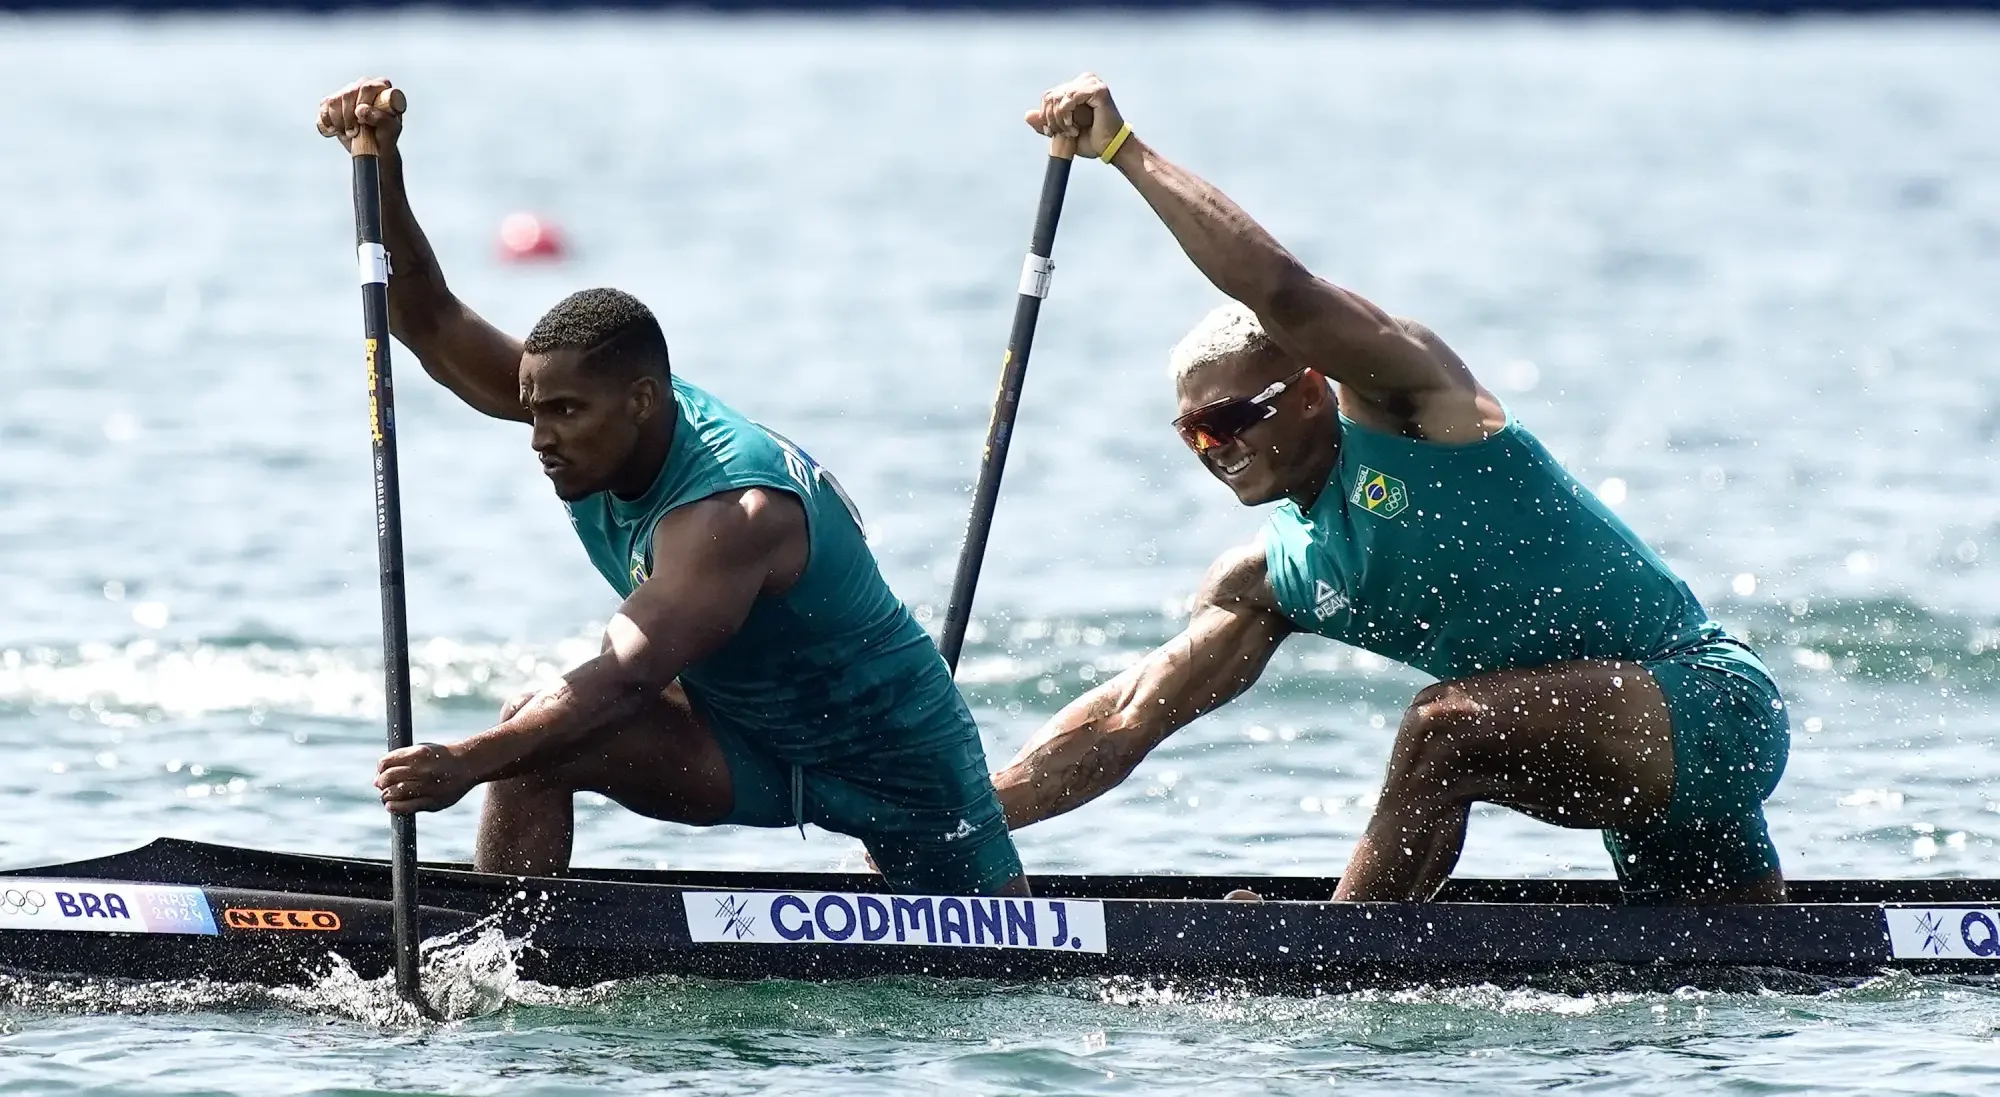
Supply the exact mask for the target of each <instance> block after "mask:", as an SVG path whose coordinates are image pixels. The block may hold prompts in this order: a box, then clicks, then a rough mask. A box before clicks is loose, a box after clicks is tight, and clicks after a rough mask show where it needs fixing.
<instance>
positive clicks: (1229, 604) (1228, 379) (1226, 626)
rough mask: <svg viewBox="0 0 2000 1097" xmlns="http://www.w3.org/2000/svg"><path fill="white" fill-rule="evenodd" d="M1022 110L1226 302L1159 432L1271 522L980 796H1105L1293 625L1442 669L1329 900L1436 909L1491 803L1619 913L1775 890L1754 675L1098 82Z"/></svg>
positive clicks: (1767, 682)
mask: <svg viewBox="0 0 2000 1097" xmlns="http://www.w3.org/2000/svg"><path fill="white" fill-rule="evenodd" d="M1028 120H1029V123H1030V124H1031V125H1034V126H1036V127H1037V128H1038V129H1041V130H1042V131H1043V132H1049V133H1058V132H1060V133H1074V134H1077V135H1078V137H1079V145H1078V150H1079V152H1080V153H1082V154H1086V155H1088V154H1093V153H1095V154H1098V155H1101V154H1102V153H1103V152H1104V151H1105V150H1106V149H1107V148H1108V149H1111V150H1112V156H1111V163H1112V165H1113V166H1114V167H1115V168H1116V169H1117V170H1118V171H1119V172H1121V173H1122V174H1123V175H1124V176H1125V177H1126V178H1127V179H1128V180H1129V181H1130V182H1131V183H1132V185H1133V187H1134V188H1135V189H1137V190H1138V191H1139V192H1140V194H1141V195H1142V196H1143V197H1144V198H1145V199H1146V202H1147V204H1148V205H1149V206H1150V207H1151V208H1152V209H1153V210H1154V211H1155V212H1156V213H1158V215H1159V216H1160V218H1161V220H1162V221H1164V222H1165V223H1166V225H1167V227H1168V228H1169V229H1170V230H1171V231H1172V232H1173V234H1174V236H1175V238H1176V239H1177V241H1178V242H1179V243H1180V245H1181V247H1182V249H1183V250H1184V251H1186V253H1187V254H1188V256H1189V258H1190V259H1192V260H1193V262H1194V264H1195V266H1196V267H1197V268H1198V269H1199V270H1200V271H1201V272H1202V273H1203V274H1204V275H1206V276H1207V277H1208V278H1209V280H1210V281H1212V282H1213V283H1214V284H1215V286H1216V287H1217V288H1218V289H1220V290H1222V292H1223V293H1224V294H1226V295H1228V296H1229V297H1231V298H1233V299H1234V301H1233V303H1231V304H1228V305H1225V306H1223V307H1221V308H1218V309H1216V310H1215V311H1214V312H1213V313H1211V314H1210V315H1209V316H1208V317H1207V318H1206V319H1205V320H1203V321H1202V323H1201V324H1200V325H1199V326H1198V327H1197V328H1196V329H1195V330H1194V331H1193V332H1191V333H1190V334H1189V335H1188V336H1187V338H1185V339H1183V340H1182V342H1181V344H1180V345H1179V346H1177V347H1176V348H1175V349H1174V353H1173V361H1172V366H1173V373H1174V381H1175V389H1176V395H1177V397H1178V402H1179V405H1180V413H1181V414H1180V416H1179V417H1178V418H1177V419H1176V420H1175V426H1176V428H1177V429H1178V430H1179V432H1180V434H1181V437H1182V439H1183V440H1184V441H1185V442H1186V443H1187V445H1188V447H1189V448H1190V449H1191V450H1193V451H1194V453H1195V454H1196V456H1197V457H1198V458H1199V459H1200V460H1201V461H1202V463H1203V464H1204V465H1205V466H1206V467H1207V468H1208V470H1209V471H1210V472H1211V473H1212V474H1213V475H1214V476H1215V477H1216V478H1217V479H1218V480H1220V481H1221V482H1222V483H1224V484H1225V485H1227V486H1228V487H1229V488H1230V489H1231V490H1232V491H1233V492H1234V493H1235V495H1236V497H1237V499H1238V500H1239V501H1241V502H1242V503H1245V504H1247V505H1252V506H1255V505H1262V504H1265V503H1272V502H1276V503H1279V506H1278V507H1277V510H1276V511H1275V513H1273V514H1272V516H1271V518H1270V520H1269V522H1268V523H1267V524H1266V526H1265V528H1264V531H1263V533H1262V536H1261V537H1260V538H1259V539H1258V540H1257V541H1256V542H1253V543H1251V544H1247V545H1244V546H1242V547H1241V548H1238V549H1235V550H1232V551H1231V552H1229V553H1225V554H1224V555H1223V557H1222V558H1221V559H1219V560H1217V561H1216V563H1215V565H1214V567H1212V568H1211V569H1210V571H1209V574H1208V577H1207V578H1206V579H1205V580H1204V582H1203V585H1202V589H1201V591H1200V593H1199V594H1198V595H1197V597H1196V599H1195V606H1194V609H1193V612H1192V614H1191V615H1190V618H1189V621H1188V626H1187V628H1186V630H1185V631H1183V632H1182V633H1181V635H1180V636H1178V637H1176V638H1175V639H1174V640H1173V641H1171V642H1170V643H1168V644H1167V645H1166V646H1165V647H1162V648H1161V649H1159V650H1158V651H1155V652H1154V653H1152V654H1151V655H1150V656H1148V657H1147V658H1145V659H1144V660H1142V661H1141V662H1140V663H1139V664H1138V665H1136V666H1134V667H1132V668H1131V669H1129V670H1127V671H1126V672H1124V673H1123V674H1121V675H1119V676H1118V677H1117V678H1115V679H1113V680H1112V681H1110V682H1108V683H1105V684H1104V685H1102V686H1100V687H1099V688H1097V689H1096V690H1093V691H1092V692H1091V693H1089V694H1087V695H1086V696H1084V697H1082V698H1080V699H1079V700H1077V701H1075V702H1073V703H1072V704H1070V705H1069V706H1068V707H1066V708H1065V709H1064V710H1063V711H1062V712H1061V713H1059V714H1058V715H1057V716H1056V717H1055V719H1053V720H1051V721H1050V722H1049V723H1048V724H1047V725H1046V726H1045V727H1044V728H1043V729H1042V730H1041V732H1040V733H1038V734H1037V735H1036V736H1035V737H1034V739H1033V740H1031V741H1030V743H1029V744H1028V745H1027V746H1026V747H1025V748H1024V749H1023V750H1022V752H1021V754H1020V756H1019V757H1017V758H1016V759H1015V761H1014V763H1013V764H1012V765H1010V766H1008V767H1007V768H1006V769H1005V770H1004V771H1003V772H1001V773H1000V774H998V775H997V776H996V778H995V783H996V785H997V786H998V788H999V791H1000V799H1001V803H1002V805H1003V806H1004V808H1005V810H1006V813H1007V817H1008V821H1009V823H1010V825H1012V826H1015V827H1020V826H1026V825H1029V824H1031V823H1034V822H1036V821H1038V820H1040V819H1043V818H1046V817H1048V816H1050V815H1054V814H1058V813H1061V812H1064V811H1069V810H1071V809H1073V808H1075V807H1077V806H1079V805H1081V804H1083V803H1086V802H1088V801H1089V800H1090V799H1092V798H1094V797H1096V796H1098V795H1101V794H1102V793H1103V792H1104V791H1106V790H1107V789H1109V788H1111V787H1113V786H1115V785H1116V784H1117V783H1118V782H1119V781H1121V780H1123V779H1124V778H1125V777H1126V776H1127V775H1128V774H1130V773H1131V772H1132V770H1133V769H1134V768H1135V767H1136V766H1137V765H1138V764H1139V762H1140V761H1141V760H1142V759H1143V758H1144V757H1145V756H1146V754H1147V752H1149V751H1150V750H1152V748H1153V747H1155V746H1157V745H1158V744H1159V743H1160V742H1161V741H1162V740H1164V739H1165V738H1166V737H1167V736H1169V735H1171V734H1173V733H1174V732H1175V731H1176V730H1178V729H1179V728H1181V727H1183V726H1185V725H1186V724H1187V723H1188V722H1190V721H1192V720H1194V719H1196V718H1197V717H1199V716H1200V715H1202V714H1203V713H1205V712H1208V711H1210V710H1212V709H1214V708H1215V707H1217V706H1219V705H1222V704H1225V703H1227V702H1228V701H1229V700H1230V699H1231V698H1233V697H1235V696H1237V695H1238V694H1240V693H1242V692H1243V691H1244V690H1246V689H1248V688H1249V687H1250V686H1251V684H1252V683H1254V682H1255V681H1256V679H1257V677H1258V675H1259V674H1260V673H1261V672H1262V671H1263V668H1264V666H1265V665H1266V664H1267V663H1268V661H1269V660H1270V658H1271V654H1272V653H1273V652H1274V651H1275V650H1276V649H1277V647H1278V645H1279V644H1281V643H1283V642H1284V641H1285V640H1286V638H1288V637H1289V636H1291V635H1293V634H1295V633H1302V632H1304V633H1314V634H1318V635H1321V636H1326V637H1329V638H1332V639H1335V640H1339V641H1342V642H1345V643H1348V644H1352V645H1354V646H1356V647H1360V648H1364V649H1366V650H1368V651H1371V652H1375V653H1377V654H1380V655H1383V656H1386V657H1388V658H1391V659H1395V660H1398V661H1400V662H1403V663H1406V664H1408V665H1410V666H1412V667H1415V668H1417V669H1419V670H1422V671H1424V672H1426V673H1429V674H1431V675H1433V676H1435V677H1436V678H1438V679H1439V681H1438V682H1437V683H1436V684H1435V685H1432V686H1429V687H1426V688H1425V689H1424V690H1423V691H1422V692H1420V693H1418V694H1417V696H1416V697H1415V698H1414V699H1413V700H1412V701H1411V703H1410V705H1409V707H1408V708H1407V709H1406V710H1405V712H1404V715H1403V719H1402V722H1401V724H1400V726H1399V727H1398V729H1397V733H1396V736H1395V740H1394V742H1393V743H1392V744H1390V747H1389V763H1388V767H1387V769H1388V773H1387V776H1386V778H1385V779H1384V783H1383V787H1382V791H1381V795H1380V797H1379V798H1378V800H1377V804H1376V808H1375V812H1374V815H1373V817H1372V818H1371V819H1370V820H1369V822H1368V826H1367V828H1366V830H1365V832H1364V833H1363V835H1362V837H1361V839H1360V841H1359V842H1358V843H1357V844H1356V846H1355V850H1354V856H1353V858H1352V859H1351V860H1350V861H1349V863H1348V866H1347V869H1346V871H1345V872H1344V873H1343V874H1342V876H1341V880H1340V885H1339V888H1338V889H1337V891H1336V892H1335V896H1334V897H1335V898H1336V899H1353V900H1361V899H1370V900H1421V899H1426V898H1429V897H1431V896H1432V895H1434V894H1435V893H1436V891H1437V889H1438V888H1439V887H1440V886H1441V885H1442V884H1443V883H1444V881H1445V879H1446V878H1447V877H1448V876H1449V874H1450V872H1451V870H1452V867H1453V866H1454V865H1455V864H1456V862H1457V859H1458V855H1459V850H1460V848H1461V847H1462V845H1463V843H1464V838H1465V827H1466V824H1467V819H1468V813H1469V809H1470V807H1471V805H1472V804H1474V803H1480V802H1486V803H1497V804H1503V805H1506V806H1508V807H1511V808H1514V809H1516V810H1519V811H1523V812H1526V813H1527V814H1529V815H1532V816H1534V817H1536V818H1539V819H1542V820H1545V821H1547V822H1550V823H1554V824H1556V825H1559V826H1567V827H1584V828H1589V829H1595V830H1600V831H1602V832H1604V836H1605V843H1606V846H1607V848H1608V849H1609V850H1610V852H1611V854H1612V864H1613V868H1614V870H1615V871H1616V872H1617V874H1618V877H1619V879H1620V881H1621V883H1622V884H1623V886H1624V890H1625V892H1626V895H1627V896H1628V898H1630V899H1631V900H1633V901H1638V902H1703V901H1733V902H1757V901H1776V900H1782V899H1783V897H1784V879H1783V876H1782V874H1781V873H1780V871H1779V867H1778V857H1777V853H1776V850H1775V849H1774V848H1773V846H1772V844H1771V841H1770V838H1769V835H1768V833H1767V830H1766V826H1765V821H1764V816H1763V807H1762V805H1763V801H1764V799H1765V798H1766V797H1768V796H1769V795H1770V793H1771V791H1772V789H1773V788H1774V787H1775V786H1776V784H1777V781H1778V777H1779V775H1780V774H1781V773H1782V772H1783V770H1784V764H1785V758H1786V753H1787V746H1788V738H1787V736H1788V722H1787V718H1786V713H1785V706H1784V702H1783V700H1782V698H1781V697H1780V696H1779V694H1778V690H1777V687H1776V686H1775V685H1774V684H1773V683H1772V681H1771V678H1770V675H1769V674H1768V673H1767V672H1766V670H1765V668H1764V666H1763V664H1762V663H1760V662H1759V661H1758V659H1757V657H1756V655H1755V654H1753V653H1752V652H1751V650H1750V649H1749V648H1748V647H1747V646H1746V645H1744V644H1743V643H1742V642H1741V641H1740V640H1738V639H1736V638H1735V637H1733V636H1731V635H1729V633H1728V632H1727V631H1725V630H1724V629H1723V628H1722V627H1721V626H1720V625H1718V624H1717V623H1716V622H1714V621H1713V620H1711V619H1710V618H1709V616H1708V614H1707V612H1706V611H1705V610H1703V608H1702V606H1701V604H1700V603H1699V602H1698V601H1697V600H1696V599H1695V597H1694V595H1693V594H1692V593H1691V592H1690V591H1689V590H1688V587H1687V585H1686V584H1685V583H1683V582H1682V581H1681V580H1680V579H1679V578H1678V577H1676V576H1675V575H1674V574H1673V572H1672V571H1671V570H1670V569H1669V568H1668V567H1667V565H1666V564H1665V563H1664V562H1663V561H1662V560H1661V559H1660V558H1659V556H1658V555H1657V554H1656V553H1654V552H1653V551H1652V550H1651V549H1650V548H1648V547H1647V545H1646V544H1645V542H1644V541H1642V540H1641V539H1640V538H1639V537H1638V535H1637V534H1635V533H1634V532H1633V531H1632V530H1631V529H1629V528H1628V527H1627V526H1626V525H1625V524H1624V523H1623V522H1622V521H1620V520H1619V519H1618V517H1617V516H1616V515H1615V514H1613V513H1611V511H1610V510H1609V509H1607V508H1606V507H1605V506H1604V505H1603V504H1602V503H1601V502H1600V501H1598V500H1597V499H1596V498H1595V497H1593V496H1592V495H1591V493H1590V492H1589V491H1588V490H1586V489H1585V488H1584V487H1583V485H1581V484H1579V483H1577V481H1576V480H1575V479H1574V478H1573V477H1571V476H1570V475H1569V474H1568V473H1567V472H1565V471H1564V470H1563V469H1562V467H1561V466H1560V465H1559V464H1558V463H1557V462H1556V460H1555V459H1554V458H1553V457H1552V456H1550V454H1549V452H1548V451H1547V450H1546V449H1544V448H1543V446H1542V444H1541V443H1540V442H1539V441H1537V440H1536V439H1535V438H1534V436H1533V435H1531V434H1529V433H1528V431H1527V430H1526V429H1525V428H1524V427H1522V426H1521V425H1520V424H1519V423H1516V422H1514V421H1512V419H1511V418H1510V417H1509V416H1508V414H1507V412H1506V411H1505V409H1503V408H1502V407H1501V406H1500V403H1499V401H1498V400H1496V399H1494V397H1493V396H1492V394H1491V393H1489V392H1487V391H1486V389H1485V388H1483V387H1482V386H1481V385H1480V384H1479V383H1478V381H1477V380H1476V379H1474V377H1473V375H1472V373H1471V371H1470V370H1469V369H1467V367H1466V365H1465V363H1464V362H1462V361H1461V360H1460V359H1459V357H1458V356H1457V355H1456V354H1455V353H1453V351H1452V350H1451V348H1450V347H1448V346H1447V345H1446V344H1445V343H1444V341H1443V340H1442V339H1440V338H1438V336H1437V335H1436V334H1434V333H1432V332H1431V331H1429V330H1428V329H1426V328H1424V327H1423V326H1422V325H1419V324H1416V323H1414V322H1411V321H1406V320H1398V319H1395V318H1393V317H1390V316H1389V315H1387V314H1386V313H1384V312H1382V310H1380V309H1379V308H1377V307H1375V306H1374V305H1373V304H1371V303H1369V302H1368V301H1366V300H1364V299H1362V298H1361V297H1359V296H1358V295H1356V294H1354V293H1352V292H1350V291H1347V290H1344V289H1341V288H1340V287H1338V286H1334V285H1332V284H1330V283H1328V282H1325V281H1323V280H1321V279H1319V278H1317V277H1315V276H1314V275H1313V274H1312V273H1311V272H1310V271H1308V270H1306V269H1305V267H1304V266H1303V265H1301V264H1300V263H1299V261H1298V260H1297V259H1295V258H1294V257H1293V256H1292V255H1291V254H1290V253H1289V252H1287V251H1286V250H1285V249H1284V248H1283V247H1281V246H1280V245H1279V244H1278V243H1277V241H1276V240H1274V239H1272V237H1271V236H1270V234H1269V233H1267V232H1266V231H1265V230H1264V229H1263V228H1262V226H1260V225H1258V224H1257V223H1256V222H1255V221H1253V220H1251V218H1250V217H1249V216H1248V215H1247V214H1245V213H1244V212H1243V211H1242V210H1241V209H1240V208H1238V207H1237V206H1236V205H1235V204H1234V203H1233V202H1231V201H1230V200H1229V198H1228V197H1227V196H1225V195H1224V194H1222V193H1221V192H1220V191H1218V190H1216V189H1215V188H1214V187H1213V186H1211V185H1210V184H1208V183H1207V182H1205V181H1203V180H1202V179H1200V178H1199V177H1197V176H1196V175H1194V174H1193V173H1192V172H1189V171H1187V170H1186V169H1184V168H1181V167H1179V166H1177V165H1175V164H1172V163H1170V162H1169V161H1167V160H1166V159H1165V158H1164V157H1162V156H1160V155H1159V154H1158V153H1157V152H1156V151H1154V150H1153V149H1152V148H1151V147H1150V146H1149V145H1147V144H1146V142H1145V141H1143V140H1142V139H1140V138H1139V137H1138V136H1136V135H1134V134H1133V133H1132V132H1131V129H1130V127H1129V126H1128V125H1127V124H1126V122H1125V119H1124V117H1123V116H1122V114H1121V113H1120V112H1119V110H1118V107H1117V105H1116V104H1115V103H1114V102H1113V100H1112V98H1111V94H1110V91H1109V89H1108V88H1106V87H1105V86H1104V83H1103V82H1102V81H1101V80H1099V79H1098V78H1096V77H1094V76H1090V75H1085V76H1083V77H1080V78H1079V79H1077V80H1075V81H1072V82H1071V83H1069V84H1065V85H1062V86H1060V87H1057V88H1054V89H1052V90H1050V91H1049V92H1047V93H1045V94H1044V95H1043V97H1042V101H1041V103H1040V105H1039V106H1038V107H1037V108H1036V109H1034V110H1031V111H1030V112H1029V114H1028Z"/></svg>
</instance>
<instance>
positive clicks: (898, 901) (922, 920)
mask: <svg viewBox="0 0 2000 1097" xmlns="http://www.w3.org/2000/svg"><path fill="white" fill-rule="evenodd" d="M681 903H682V905H683V906H684V907H685V908H686V909H687V920H688V936H689V937H691V938H693V939H694V940H695V941H697V942H704V943H721V944H757V945H793V944H798V945H804V944H813V945H824V944H832V945H940V946H950V947H953V948H1013V949H1034V950H1039V951H1043V952H1047V951H1051V950H1056V951H1064V952H1071V951H1073V952H1097V953H1102V952H1104V951H1105V944H1104V904H1103V903H1101V902H1098V901H1097V900H1094V899H993V898H964V897H949V896H936V895H852V894H844V893H839V892H827V891H685V892H682V893H681Z"/></svg>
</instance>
